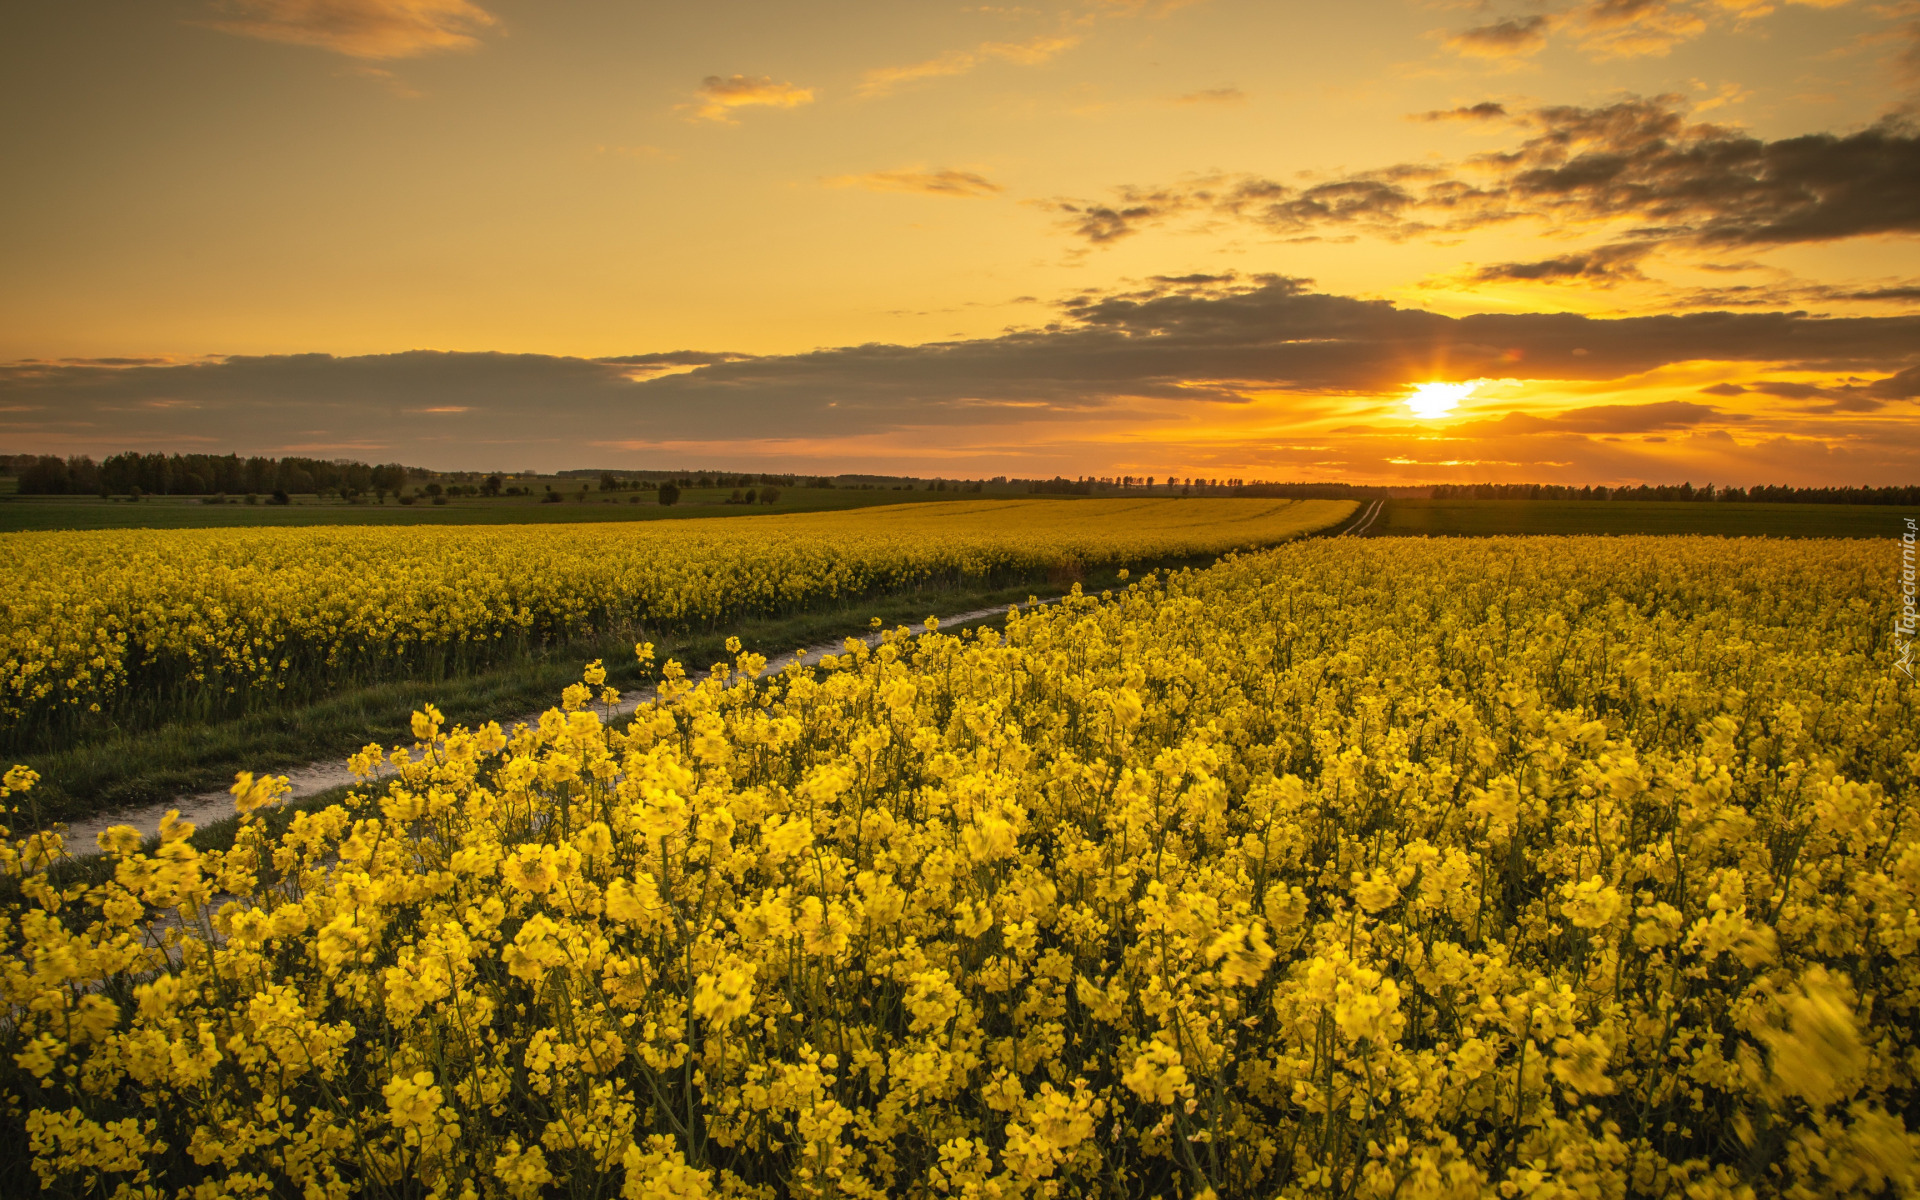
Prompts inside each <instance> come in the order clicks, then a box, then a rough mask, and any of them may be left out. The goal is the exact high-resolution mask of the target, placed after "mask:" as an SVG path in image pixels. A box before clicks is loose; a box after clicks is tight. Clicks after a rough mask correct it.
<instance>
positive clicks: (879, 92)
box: [859, 33, 1081, 96]
mask: <svg viewBox="0 0 1920 1200" xmlns="http://www.w3.org/2000/svg"><path fill="white" fill-rule="evenodd" d="M1080 40H1081V39H1080V35H1079V34H1077V33H1057V34H1043V35H1041V36H1039V37H1034V38H1028V39H1027V40H1026V41H1024V42H982V43H980V44H979V45H978V46H976V47H974V48H973V49H971V50H951V51H948V52H947V53H945V54H942V55H938V56H937V57H934V58H929V59H925V60H923V61H921V62H917V63H909V64H907V65H906V66H902V67H876V68H875V69H873V70H871V71H868V72H866V73H865V74H863V75H861V77H860V87H859V92H860V94H861V95H862V96H884V95H886V94H887V93H888V92H891V91H893V90H895V89H896V88H900V87H903V86H905V85H907V84H911V83H919V82H921V81H922V80H926V79H939V78H942V77H945V76H952V75H965V74H966V73H968V72H969V71H972V70H973V69H974V68H976V67H979V66H982V65H984V64H986V63H990V62H1010V63H1015V64H1018V65H1020V66H1025V67H1031V66H1038V65H1039V64H1041V63H1044V62H1047V61H1048V60H1050V59H1052V58H1054V57H1056V56H1058V55H1060V54H1061V53H1063V52H1065V51H1067V50H1071V49H1072V48H1073V47H1075V46H1077V45H1079V44H1080Z"/></svg>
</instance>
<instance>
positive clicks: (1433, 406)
mask: <svg viewBox="0 0 1920 1200" xmlns="http://www.w3.org/2000/svg"><path fill="white" fill-rule="evenodd" d="M1485 382H1486V380H1484V379H1469V380H1468V381H1467V382H1465V383H1440V382H1434V383H1416V384H1414V385H1413V394H1412V395H1410V396H1408V397H1407V407H1408V408H1410V409H1412V410H1413V415H1414V416H1416V417H1422V418H1428V419H1431V418H1433V417H1444V416H1446V415H1447V414H1448V413H1450V412H1452V411H1453V410H1454V409H1455V408H1457V407H1459V405H1460V402H1461V401H1462V400H1465V399H1466V398H1467V397H1469V396H1471V395H1473V393H1474V392H1475V391H1477V390H1479V387H1480V385H1481V384H1483V383H1485Z"/></svg>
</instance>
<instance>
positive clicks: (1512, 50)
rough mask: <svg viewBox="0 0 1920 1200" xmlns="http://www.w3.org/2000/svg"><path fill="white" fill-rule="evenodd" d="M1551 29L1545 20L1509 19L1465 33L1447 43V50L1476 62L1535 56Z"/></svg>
mask: <svg viewBox="0 0 1920 1200" xmlns="http://www.w3.org/2000/svg"><path fill="white" fill-rule="evenodd" d="M1549 27H1550V25H1549V22H1548V19H1547V18H1546V17H1544V16H1540V15H1535V16H1531V17H1510V18H1508V19H1507V20H1504V21H1495V22H1494V23H1493V24H1491V25H1480V26H1476V27H1475V28H1472V29H1467V30H1462V31H1461V32H1459V33H1456V34H1454V35H1453V36H1452V37H1449V38H1448V39H1447V46H1448V47H1449V48H1451V49H1453V50H1456V51H1458V52H1460V53H1461V54H1469V55H1472V56H1474V57H1476V58H1511V57H1513V56H1515V55H1521V54H1532V53H1533V52H1534V51H1536V50H1538V49H1540V47H1542V46H1544V45H1546V44H1547V30H1548V28H1549Z"/></svg>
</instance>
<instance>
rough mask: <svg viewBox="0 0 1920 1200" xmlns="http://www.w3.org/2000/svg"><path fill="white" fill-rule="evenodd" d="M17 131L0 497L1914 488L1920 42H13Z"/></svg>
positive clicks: (744, 26)
mask: <svg viewBox="0 0 1920 1200" xmlns="http://www.w3.org/2000/svg"><path fill="white" fill-rule="evenodd" d="M0 96H3V97H4V101H3V103H4V106H5V113H6V117H7V119H6V120H5V121H4V122H0V154H4V161H5V162H6V163H7V171H6V174H5V179H6V185H5V187H4V188H0V452H12V453H20V452H41V453H61V454H73V453H90V454H93V455H95V456H99V455H103V454H110V453H114V452H117V451H120V450H125V449H136V450H143V451H150V450H173V451H217V452H225V451H237V452H241V453H269V454H285V453H297V454H312V455H319V456H323V457H336V456H346V457H353V458H361V459H371V460H379V461H387V460H396V459H397V460H400V461H403V462H407V463H410V464H419V465H425V466H432V467H440V468H475V469H509V470H512V469H522V468H538V469H555V468H562V467H623V466H624V467H636V468H637V467H679V466H685V467H701V466H713V467H731V468H738V469H762V470H768V469H790V470H804V471H825V470H836V471H842V470H843V471H883V472H909V473H915V474H922V475H934V474H939V475H949V476H955V475H963V476H981V475H1000V474H1005V475H1014V476H1021V475H1053V474H1055V473H1062V474H1066V475H1078V474H1099V475H1119V474H1135V475H1145V474H1151V475H1160V476H1164V475H1167V474H1176V475H1183V476H1184V475H1205V476H1229V475H1231V476H1242V477H1248V478H1261V479H1276V480H1296V479H1348V480H1353V481H1357V482H1406V483H1418V482H1437V481H1443V480H1480V479H1497V480H1529V481H1543V482H1544V481H1553V482H1573V483H1620V482H1679V481H1681V480H1691V481H1692V482H1694V483H1695V484H1701V483H1705V482H1708V481H1710V480H1711V481H1715V482H1718V483H1722V484H1738V485H1746V484H1754V483H1773V482H1777V483H1795V484H1821V483H1848V484H1851V483H1870V484H1889V483H1912V482H1916V481H1920V419H1916V418H1920V131H1917V129H1920V127H1917V126H1916V124H1915V121H1916V119H1920V0H1891V2H1888V3H1863V2H1860V0H1853V2H1848V0H1813V2H1809V3H1779V4H1774V3H1767V2H1765V0H1590V2H1576V3H1533V2H1527V0H1516V2H1513V3H1508V2H1507V0H1498V2H1492V3H1483V2H1476V0H1459V2H1452V0H1436V2H1419V0H1342V2H1341V3H1337V4H1326V3H1315V4H1308V3H1296V2H1283V3H1275V2H1273V0H1266V2H1255V0H1189V2H1186V3H1181V2H1178V0H1169V2H1163V3H1126V2H1123V0H1082V2H1078V3H1066V4H1060V3H1033V4H1025V5H1021V4H1007V5H991V4H985V5H977V4H965V3H952V4H944V3H898V2H897V0H896V2H894V3H855V2H852V0H843V2H839V3H829V4H814V5H793V4H781V3H770V2H764V0H760V2H752V3H748V2H742V0H719V2H709V3H705V4H700V5H667V4H639V3H631V2H626V3H619V2H614V0H546V2H544V3H535V2H533V0H137V2H135V0H118V2H115V0H94V2H89V3H84V4H78V3H56V2H52V0H31V2H26V3H19V4H12V5H8V6H6V7H5V9H4V10H0ZM1423 384H1456V385H1461V386H1457V387H1451V388H1444V387H1442V388H1436V387H1428V388H1425V389H1424V390H1417V389H1419V388H1420V385H1423Z"/></svg>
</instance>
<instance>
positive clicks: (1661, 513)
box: [1368, 499, 1920, 538]
mask: <svg viewBox="0 0 1920 1200" xmlns="http://www.w3.org/2000/svg"><path fill="white" fill-rule="evenodd" d="M1915 516H1920V509H1916V508H1901V507H1897V506H1894V505H1874V504H1744V503H1742V504H1722V503H1706V502H1702V503H1695V504H1686V503H1665V502H1660V501H1652V500H1426V499H1394V500H1389V501H1387V509H1386V512H1384V513H1382V514H1381V517H1380V520H1379V521H1378V523H1376V524H1375V525H1374V526H1373V527H1372V528H1371V529H1370V530H1368V535H1369V536H1373V537H1393V536H1419V535H1427V536H1431V537H1493V536H1501V535H1507V534H1635V533H1651V534H1688V533H1693V534H1716V535H1719V536H1723V537H1796V538H1878V537H1898V536H1899V534H1900V531H1901V530H1902V529H1903V528H1905V525H1904V522H1905V521H1906V519H1907V518H1910V517H1915Z"/></svg>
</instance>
